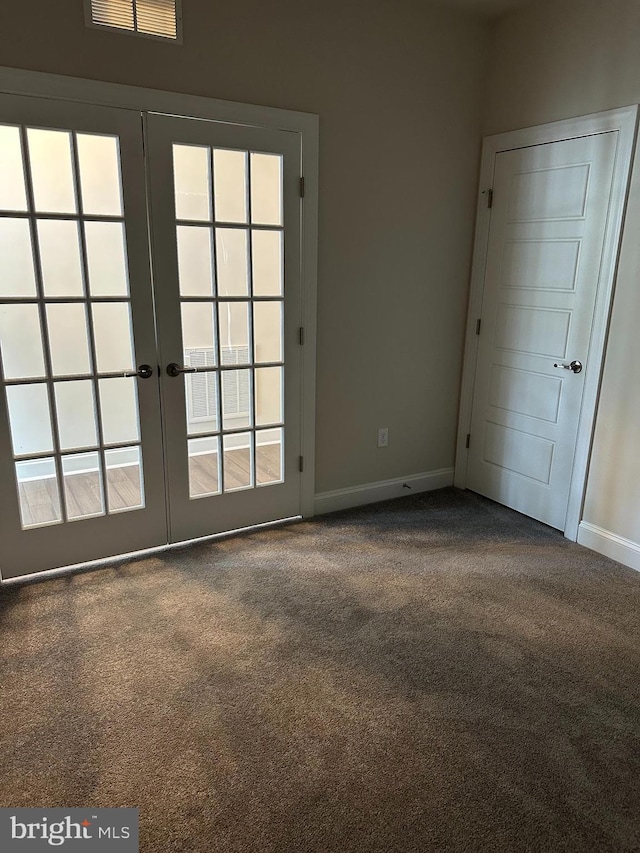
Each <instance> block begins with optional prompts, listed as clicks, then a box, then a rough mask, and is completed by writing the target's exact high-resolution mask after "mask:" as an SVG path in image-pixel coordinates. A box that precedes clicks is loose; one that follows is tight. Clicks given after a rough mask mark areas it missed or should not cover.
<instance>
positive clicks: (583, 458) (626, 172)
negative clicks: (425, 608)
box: [454, 104, 638, 542]
mask: <svg viewBox="0 0 640 853" xmlns="http://www.w3.org/2000/svg"><path fill="white" fill-rule="evenodd" d="M637 124H638V105H636V104H634V105H632V106H628V107H621V108H619V109H614V110H607V111H605V112H601V113H593V114H591V115H586V116H579V117H576V118H571V119H567V120H564V121H556V122H551V123H549V124H543V125H538V126H536V127H528V128H524V129H522V130H514V131H509V132H507V133H499V134H495V135H493V136H487V137H485V139H484V140H483V145H482V160H481V166H480V187H479V189H480V192H479V194H478V206H477V213H476V229H475V242H474V251H473V262H472V273H471V286H470V293H469V310H468V314H467V331H466V337H465V349H464V365H463V372H462V388H461V394H460V413H459V418H458V436H457V442H456V466H455V477H454V485H455V486H457V487H458V488H461V489H465V488H466V481H467V463H468V459H469V450H468V448H467V435H468V434H469V433H470V431H471V415H472V408H473V393H474V386H475V378H476V366H477V358H478V344H479V338H478V335H477V334H476V322H477V320H478V319H479V318H481V317H482V299H483V293H484V279H485V270H486V263H487V251H488V246H489V230H490V225H491V210H490V208H489V207H488V204H487V199H486V197H485V195H484V193H485V191H486V190H488V189H490V188H491V187H492V185H493V176H494V167H495V159H496V155H497V154H499V153H500V152H503V151H510V150H513V149H515V148H527V147H530V146H533V145H543V144H545V143H550V142H560V141H562V140H565V139H573V138H577V137H581V136H590V135H593V134H597V133H605V132H610V131H616V130H617V131H618V147H617V152H616V161H615V165H614V171H613V180H612V188H611V198H610V202H609V216H608V219H607V226H606V231H605V237H604V249H603V255H602V263H601V267H600V278H599V281H598V288H597V293H596V302H595V307H594V320H593V326H592V330H591V339H590V342H589V350H588V353H587V368H586V370H585V382H584V390H583V396H582V404H581V409H580V415H579V420H578V436H577V439H576V447H575V452H574V458H573V468H572V473H571V484H570V489H569V503H568V507H567V515H566V519H565V528H564V535H565V537H566V538H567V539H570V540H572V541H574V542H575V541H576V539H577V536H578V525H579V523H580V520H581V518H582V509H583V504H584V495H585V491H586V485H587V473H588V468H589V458H590V453H591V444H592V438H593V430H594V426H595V420H596V414H597V405H598V397H599V392H600V383H601V379H602V368H603V364H604V356H605V349H606V342H607V332H608V328H609V318H610V314H611V305H612V302H613V291H614V286H615V277H616V272H617V263H618V255H619V251H620V243H621V239H622V227H623V222H624V214H625V210H626V202H627V194H628V191H629V181H630V177H631V164H632V158H633V152H634V150H635V144H636V133H637Z"/></svg>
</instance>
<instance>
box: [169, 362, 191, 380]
mask: <svg viewBox="0 0 640 853" xmlns="http://www.w3.org/2000/svg"><path fill="white" fill-rule="evenodd" d="M197 372H198V368H197V367H187V366H186V365H180V364H177V363H176V362H175V361H172V362H171V364H168V365H167V373H168V374H169V376H174V377H175V376H180V374H181V373H197Z"/></svg>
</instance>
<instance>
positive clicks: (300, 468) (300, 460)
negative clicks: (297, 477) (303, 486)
mask: <svg viewBox="0 0 640 853" xmlns="http://www.w3.org/2000/svg"><path fill="white" fill-rule="evenodd" d="M298 471H300V473H302V472H303V471H304V456H299V457H298Z"/></svg>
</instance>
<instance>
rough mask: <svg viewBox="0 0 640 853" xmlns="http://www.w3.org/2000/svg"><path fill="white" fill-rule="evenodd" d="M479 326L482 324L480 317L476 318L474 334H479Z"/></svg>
mask: <svg viewBox="0 0 640 853" xmlns="http://www.w3.org/2000/svg"><path fill="white" fill-rule="evenodd" d="M481 326H482V320H481V319H478V320H476V335H479V334H480V327H481Z"/></svg>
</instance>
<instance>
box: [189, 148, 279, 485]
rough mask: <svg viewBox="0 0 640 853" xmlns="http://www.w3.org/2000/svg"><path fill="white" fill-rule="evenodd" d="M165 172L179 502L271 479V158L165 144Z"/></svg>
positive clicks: (274, 419) (275, 338) (274, 252)
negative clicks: (178, 378) (182, 492)
mask: <svg viewBox="0 0 640 853" xmlns="http://www.w3.org/2000/svg"><path fill="white" fill-rule="evenodd" d="M173 170H174V200H175V214H176V218H175V229H176V231H175V233H176V242H177V254H178V282H179V293H180V303H181V329H182V342H183V364H184V366H185V367H186V368H188V369H193V368H195V369H196V371H197V372H193V373H186V374H185V376H184V383H185V408H186V415H187V425H186V426H187V457H188V466H189V497H190V498H191V499H194V498H200V497H210V496H212V495H217V494H222V493H228V492H234V491H241V490H244V489H255V488H260V487H262V486H267V485H276V484H278V483H283V482H284V343H283V342H284V287H283V282H284V275H283V260H284V249H283V247H284V221H283V158H282V156H281V155H280V154H264V153H262V152H259V151H251V150H242V149H230V148H219V147H215V146H207V145H187V144H178V143H174V144H173ZM203 400H206V407H207V408H206V409H203V405H204V404H203ZM196 404H199V405H196ZM196 410H197V413H196ZM207 415H208V416H209V417H207Z"/></svg>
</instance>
